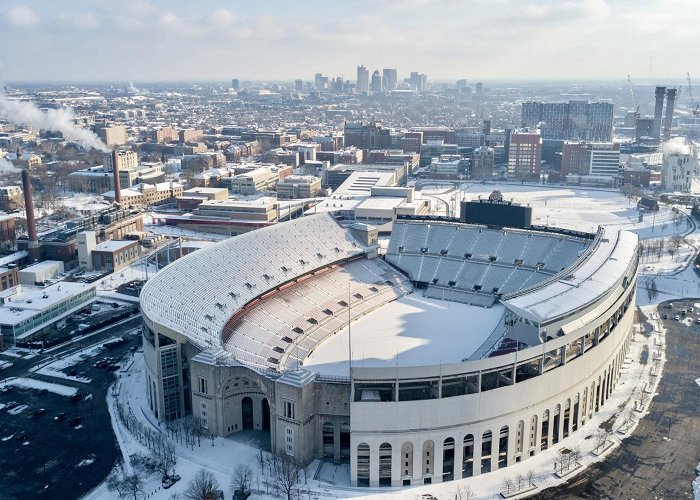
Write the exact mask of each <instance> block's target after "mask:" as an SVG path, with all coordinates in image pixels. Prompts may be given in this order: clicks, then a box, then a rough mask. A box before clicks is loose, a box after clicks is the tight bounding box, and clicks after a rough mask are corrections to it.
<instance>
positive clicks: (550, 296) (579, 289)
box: [504, 227, 639, 324]
mask: <svg viewBox="0 0 700 500" xmlns="http://www.w3.org/2000/svg"><path fill="white" fill-rule="evenodd" d="M601 231H602V234H600V235H599V236H600V237H599V238H597V240H596V242H595V243H594V245H593V246H592V247H591V248H590V249H589V251H588V252H587V253H586V255H585V257H582V258H581V260H580V261H579V262H578V265H576V266H575V267H574V268H573V269H567V270H566V272H565V273H562V274H566V276H563V275H559V278H560V279H557V280H554V281H551V282H548V283H547V284H546V285H544V286H543V287H542V288H539V289H536V290H533V291H531V292H529V293H528V292H527V291H526V290H525V291H524V293H523V294H522V295H519V296H516V297H513V298H510V299H507V300H505V301H504V303H505V305H506V306H507V307H508V308H509V309H511V310H513V311H514V312H516V313H517V314H519V315H521V316H523V317H525V318H527V319H529V320H530V321H534V322H535V323H538V324H544V323H548V322H551V321H554V320H556V319H558V318H561V317H563V316H566V315H568V314H571V313H573V312H575V311H577V310H580V309H581V308H583V307H584V306H586V305H588V304H590V303H592V302H594V301H595V300H597V299H599V298H600V297H601V296H602V295H604V294H605V293H607V292H608V290H610V288H611V287H612V286H613V285H614V284H615V282H616V281H618V280H619V279H620V278H621V277H622V276H623V275H624V274H625V272H626V271H627V269H628V267H629V265H630V264H631V263H632V262H633V261H634V259H636V258H637V245H638V241H639V238H638V236H637V235H636V234H634V233H631V232H628V231H620V230H618V229H614V228H610V227H603V228H602V229H601Z"/></svg>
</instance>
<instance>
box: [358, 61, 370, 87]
mask: <svg viewBox="0 0 700 500" xmlns="http://www.w3.org/2000/svg"><path fill="white" fill-rule="evenodd" d="M357 93H358V94H362V93H364V94H367V93H369V70H368V69H367V68H365V67H364V66H358V67H357Z"/></svg>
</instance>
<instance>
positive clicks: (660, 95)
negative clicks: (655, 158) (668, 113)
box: [651, 87, 666, 141]
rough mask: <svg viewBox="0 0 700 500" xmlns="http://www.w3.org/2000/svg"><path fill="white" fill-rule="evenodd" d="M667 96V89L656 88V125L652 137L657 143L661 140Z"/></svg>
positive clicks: (653, 127) (652, 130)
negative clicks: (662, 119) (662, 117)
mask: <svg viewBox="0 0 700 500" xmlns="http://www.w3.org/2000/svg"><path fill="white" fill-rule="evenodd" d="M665 95H666V87H656V92H654V96H655V97H656V104H655V105H654V125H653V126H652V129H651V135H652V137H653V138H654V139H656V140H657V141H658V140H659V139H660V138H661V116H662V114H663V111H664V96H665Z"/></svg>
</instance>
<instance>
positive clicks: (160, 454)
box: [151, 434, 177, 478]
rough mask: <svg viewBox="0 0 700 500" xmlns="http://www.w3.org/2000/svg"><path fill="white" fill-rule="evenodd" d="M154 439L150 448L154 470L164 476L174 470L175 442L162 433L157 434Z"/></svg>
mask: <svg viewBox="0 0 700 500" xmlns="http://www.w3.org/2000/svg"><path fill="white" fill-rule="evenodd" d="M154 441H155V442H154V444H153V448H152V449H151V458H152V460H153V463H154V464H155V466H156V470H157V471H158V472H160V474H161V475H162V476H163V478H165V477H167V476H168V475H170V473H171V472H174V469H175V464H176V463H177V455H176V454H175V444H174V443H173V442H172V441H171V440H170V439H168V438H167V437H165V435H163V434H158V435H157V436H156V437H155V438H154Z"/></svg>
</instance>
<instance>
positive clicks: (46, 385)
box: [0, 377, 78, 396]
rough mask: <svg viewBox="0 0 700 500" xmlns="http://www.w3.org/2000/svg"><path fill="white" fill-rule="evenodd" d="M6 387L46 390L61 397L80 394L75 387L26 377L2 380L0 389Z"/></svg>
mask: <svg viewBox="0 0 700 500" xmlns="http://www.w3.org/2000/svg"><path fill="white" fill-rule="evenodd" d="M6 385H11V386H14V387H22V388H24V389H36V390H37V391H41V390H44V389H46V390H47V391H49V392H53V393H54V394H58V395H59V396H73V395H75V394H76V393H77V392H78V389H76V388H75V387H69V386H67V385H61V384H54V383H51V382H44V381H43V380H37V379H33V378H25V377H10V378H6V379H4V380H0V387H3V386H6Z"/></svg>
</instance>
